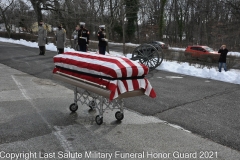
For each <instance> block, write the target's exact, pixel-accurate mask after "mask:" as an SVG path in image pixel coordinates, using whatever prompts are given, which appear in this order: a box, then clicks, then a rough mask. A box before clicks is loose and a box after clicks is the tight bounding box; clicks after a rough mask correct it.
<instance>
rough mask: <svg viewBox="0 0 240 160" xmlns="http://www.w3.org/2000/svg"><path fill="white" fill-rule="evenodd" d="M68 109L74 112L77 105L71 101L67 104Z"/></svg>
mask: <svg viewBox="0 0 240 160" xmlns="http://www.w3.org/2000/svg"><path fill="white" fill-rule="evenodd" d="M69 109H70V111H72V112H76V111H77V110H78V105H77V104H75V103H73V104H71V105H70V106H69Z"/></svg>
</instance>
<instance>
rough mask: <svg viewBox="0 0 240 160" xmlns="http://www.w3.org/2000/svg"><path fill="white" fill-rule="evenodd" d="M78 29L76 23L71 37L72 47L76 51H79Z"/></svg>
mask: <svg viewBox="0 0 240 160" xmlns="http://www.w3.org/2000/svg"><path fill="white" fill-rule="evenodd" d="M79 30H80V26H79V25H77V26H76V28H75V30H74V31H73V33H72V37H73V39H74V49H75V50H76V51H79V47H78V31H79Z"/></svg>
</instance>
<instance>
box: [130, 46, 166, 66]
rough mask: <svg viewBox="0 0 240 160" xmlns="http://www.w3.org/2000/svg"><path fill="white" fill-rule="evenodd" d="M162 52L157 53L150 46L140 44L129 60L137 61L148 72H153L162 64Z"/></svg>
mask: <svg viewBox="0 0 240 160" xmlns="http://www.w3.org/2000/svg"><path fill="white" fill-rule="evenodd" d="M162 59H163V56H162V52H159V51H158V50H157V49H156V48H155V47H154V46H153V45H151V44H142V45H140V46H138V47H136V48H135V49H134V50H133V52H132V58H131V60H134V61H139V62H140V63H142V64H144V65H146V66H147V67H148V68H149V70H150V71H152V70H154V69H155V68H156V67H158V66H159V65H160V64H161V63H162Z"/></svg>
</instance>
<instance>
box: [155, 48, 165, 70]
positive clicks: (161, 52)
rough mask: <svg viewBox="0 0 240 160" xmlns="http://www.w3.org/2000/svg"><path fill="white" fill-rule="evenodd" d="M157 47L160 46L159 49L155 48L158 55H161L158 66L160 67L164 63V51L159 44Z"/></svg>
mask: <svg viewBox="0 0 240 160" xmlns="http://www.w3.org/2000/svg"><path fill="white" fill-rule="evenodd" d="M155 45H158V47H157V48H156V47H155V48H156V49H157V51H158V54H159V62H158V66H160V65H161V63H162V61H163V58H164V53H163V49H162V47H161V45H159V44H155Z"/></svg>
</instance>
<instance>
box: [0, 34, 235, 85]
mask: <svg viewBox="0 0 240 160" xmlns="http://www.w3.org/2000/svg"><path fill="white" fill-rule="evenodd" d="M0 41H1V42H8V43H14V44H21V45H25V46H28V47H33V48H38V44H37V43H36V42H28V41H25V40H13V39H7V38H0ZM117 44H119V45H122V44H120V43H117ZM126 45H132V46H138V45H139V44H131V43H127V44H126ZM46 49H47V50H50V51H55V52H57V48H56V46H55V45H54V44H53V43H49V44H48V45H46ZM170 49H171V50H179V51H184V50H185V49H184V48H175V47H170ZM64 50H65V51H74V50H73V49H72V48H69V47H68V48H65V49H64ZM110 54H111V55H113V56H123V54H122V53H119V52H113V51H111V52H110ZM229 55H235V56H240V53H239V52H229ZM126 56H127V57H130V56H131V54H127V55H126ZM156 69H157V70H163V71H168V72H174V73H179V74H184V75H190V76H195V77H202V78H206V79H213V80H219V81H224V82H228V83H234V84H240V70H234V69H231V70H230V71H227V72H225V71H224V70H223V69H222V72H218V69H217V68H210V69H208V68H207V67H205V68H200V67H197V66H191V65H189V64H188V63H186V62H184V63H178V62H169V61H163V62H162V64H161V65H160V66H159V67H157V68H156Z"/></svg>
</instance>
